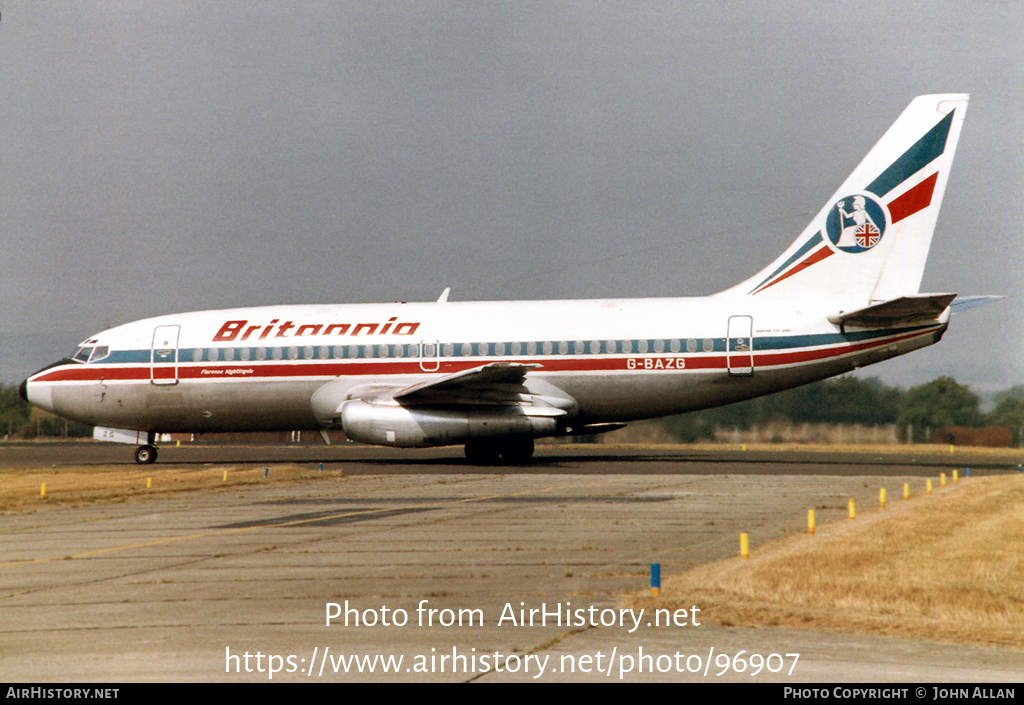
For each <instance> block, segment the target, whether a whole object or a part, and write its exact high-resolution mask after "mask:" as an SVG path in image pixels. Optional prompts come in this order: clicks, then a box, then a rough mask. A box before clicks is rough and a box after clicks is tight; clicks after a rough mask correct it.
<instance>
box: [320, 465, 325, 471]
mask: <svg viewBox="0 0 1024 705" xmlns="http://www.w3.org/2000/svg"><path fill="white" fill-rule="evenodd" d="M323 471H324V464H323V463H320V472H323Z"/></svg>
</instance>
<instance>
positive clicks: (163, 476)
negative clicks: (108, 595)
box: [0, 463, 338, 511]
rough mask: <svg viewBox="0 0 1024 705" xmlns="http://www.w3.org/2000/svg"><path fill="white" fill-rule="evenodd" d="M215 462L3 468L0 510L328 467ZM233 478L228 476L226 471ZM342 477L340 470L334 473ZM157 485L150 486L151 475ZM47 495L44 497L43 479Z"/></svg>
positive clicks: (160, 492)
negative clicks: (171, 465) (180, 465)
mask: <svg viewBox="0 0 1024 705" xmlns="http://www.w3.org/2000/svg"><path fill="white" fill-rule="evenodd" d="M268 465H270V464H269V463H268V464H265V465H209V466H203V467H198V468H177V467H175V468H166V467H165V468H160V467H159V466H157V467H155V468H135V467H130V468H128V469H125V467H124V466H123V465H121V466H117V465H111V466H103V465H101V466H83V467H63V468H55V469H52V470H36V469H32V470H3V471H2V472H0V511H34V510H38V509H44V508H53V507H58V506H75V505H81V504H92V503H97V502H108V503H109V502H125V501H130V500H133V499H141V498H145V497H155V496H167V494H168V493H171V492H193V491H197V490H219V489H223V488H228V487H238V486H239V485H255V484H267V483H277V482H291V481H295V480H302V481H309V480H313V479H319V478H323V477H324V476H325V474H326V473H322V472H318V471H317V470H314V469H310V468H309V466H305V467H303V466H299V465H292V464H289V463H284V464H273V465H270V468H271V469H270V473H269V476H268V477H264V475H263V473H264V469H265V467H267V466H268ZM225 471H227V473H228V479H227V481H226V482H225V481H224V472H225ZM332 476H333V477H337V476H338V473H337V472H334V473H332ZM147 478H152V487H151V488H150V489H147V488H146V479H147ZM44 482H45V483H46V497H45V498H41V497H40V489H41V485H42V483H44Z"/></svg>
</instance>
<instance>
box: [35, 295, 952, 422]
mask: <svg viewBox="0 0 1024 705" xmlns="http://www.w3.org/2000/svg"><path fill="white" fill-rule="evenodd" d="M852 307H853V306H850V307H848V308H852ZM843 308H844V305H843V302H840V301H836V300H819V301H808V300H803V301H796V300H794V301H788V300H779V299H771V300H763V301H758V300H754V299H751V298H742V299H740V298H732V297H721V296H712V297H705V298H673V299H621V300H584V301H524V302H469V303H462V302H451V303H449V302H443V303H392V304H349V305H319V306H317V305H314V306H271V307H260V308H245V309H229V310H222V311H203V312H195V313H183V314H175V315H167V316H160V317H157V318H150V319H146V320H141V321H136V322H133V323H129V324H126V325H122V326H118V327H116V328H112V329H110V330H106V331H103V332H102V333H99V334H97V335H95V336H93V337H92V338H90V339H89V340H87V341H86V342H85V343H83V344H82V347H81V348H80V349H79V351H78V357H79V358H80V360H71V359H67V360H63V361H61V362H60V363H57V364H55V365H52V366H50V367H48V368H46V369H44V370H41V371H40V372H38V373H36V374H35V375H33V376H32V377H30V378H29V379H28V380H27V382H26V385H27V387H26V389H27V395H28V398H29V399H30V400H31V401H32V402H33V403H34V404H36V405H38V406H41V407H44V408H47V409H50V410H52V411H54V412H55V413H57V414H60V415H61V416H65V417H67V418H71V419H75V420H78V421H81V422H84V423H88V424H92V425H96V426H105V427H112V428H119V429H135V430H140V431H151V432H157V433H162V432H181V431H184V432H196V433H202V432H216V431H255V430H300V429H322V428H324V427H326V426H329V425H330V422H329V421H328V420H326V419H325V418H324V417H323V416H324V415H323V414H318V413H316V412H315V410H314V408H313V405H312V404H311V398H312V397H313V395H314V394H315V393H316V392H317V390H318V389H320V388H322V387H323V386H324V385H325V384H328V383H330V384H332V385H333V388H334V389H337V388H338V387H339V385H340V386H341V387H342V388H346V389H347V388H350V389H352V390H356V391H358V390H365V389H367V388H376V387H379V388H389V387H390V388H403V387H408V386H410V385H413V384H416V383H418V382H422V381H426V380H430V379H434V378H439V377H441V376H444V375H451V374H452V373H456V372H460V371H463V370H470V369H473V368H479V367H480V366H482V365H487V364H489V363H495V362H510V363H522V364H529V365H537V366H539V367H535V368H532V369H531V371H530V373H529V379H533V380H543V383H546V384H548V385H552V386H553V387H554V388H557V389H558V390H560V391H561V392H563V393H564V394H565V395H567V396H568V397H571V399H572V400H574V401H575V405H574V407H573V408H572V409H571V410H570V413H569V414H568V415H567V416H566V418H565V419H563V420H562V421H561V422H560V423H563V424H564V423H572V424H573V425H577V426H579V425H586V424H595V423H608V422H623V421H630V420H635V419H642V418H651V417H657V416H664V415H669V414H675V413H681V412H685V411H690V410H694V409H700V408H706V407H711V406H716V405H719V404H723V403H729V402H732V401H738V400H741V399H747V398H751V397H755V396H760V395H763V394H767V393H770V392H773V391H777V390H780V389H786V388H789V387H794V386H797V385H800V384H805V383H807V382H811V381H814V380H818V379H823V378H826V377H829V376H832V375H836V374H840V373H843V372H846V371H849V370H853V369H856V368H858V367H862V366H865V365H869V364H872V363H875V362H878V361H880V360H883V359H887V358H890V357H893V356H896V355H901V354H904V353H907V352H910V351H912V350H915V349H918V348H921V347H924V346H927V345H931V344H933V343H935V342H937V341H938V340H939V338H940V337H941V335H942V333H943V332H944V331H945V329H946V326H947V324H948V317H949V313H948V311H946V312H945V313H944V314H943V315H942V316H941V317H940V318H939V319H938V320H937V321H934V322H932V323H929V324H926V325H917V326H905V327H899V328H890V329H884V330H880V329H870V330H857V329H853V330H841V329H840V327H839V326H837V325H835V324H833V323H830V322H829V321H828V316H829V315H832V314H835V313H836V312H837V311H841V310H843ZM90 348H91V350H90ZM104 348H105V350H104ZM104 353H105V354H104ZM90 356H91V358H92V359H91V360H89V357H90ZM83 359H84V360H88V361H84V362H83V361H81V360H83ZM356 395H357V396H359V394H358V393H357V394H356Z"/></svg>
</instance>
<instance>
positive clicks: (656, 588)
mask: <svg viewBox="0 0 1024 705" xmlns="http://www.w3.org/2000/svg"><path fill="white" fill-rule="evenodd" d="M651 594H652V595H660V594H661V563H651Z"/></svg>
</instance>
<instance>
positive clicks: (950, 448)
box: [949, 445, 953, 455]
mask: <svg viewBox="0 0 1024 705" xmlns="http://www.w3.org/2000/svg"><path fill="white" fill-rule="evenodd" d="M949 454H950V455H953V446H952V445H950V446H949Z"/></svg>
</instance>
